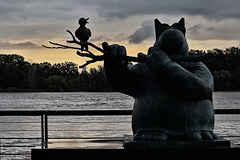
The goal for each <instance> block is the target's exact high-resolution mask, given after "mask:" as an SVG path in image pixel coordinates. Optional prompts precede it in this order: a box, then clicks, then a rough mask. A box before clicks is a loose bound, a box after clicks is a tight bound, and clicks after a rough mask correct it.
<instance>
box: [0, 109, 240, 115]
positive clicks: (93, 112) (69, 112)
mask: <svg viewBox="0 0 240 160" xmlns="http://www.w3.org/2000/svg"><path fill="white" fill-rule="evenodd" d="M214 112H215V114H240V109H215V110H214ZM131 114H132V110H2V111H0V116H41V115H49V116H58V115H61V116H63V115H64V116H75V115H76V116H114V115H131Z"/></svg>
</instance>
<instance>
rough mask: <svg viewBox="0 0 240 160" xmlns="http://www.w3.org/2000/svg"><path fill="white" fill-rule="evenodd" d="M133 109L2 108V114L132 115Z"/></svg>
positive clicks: (0, 114)
mask: <svg viewBox="0 0 240 160" xmlns="http://www.w3.org/2000/svg"><path fill="white" fill-rule="evenodd" d="M131 114H132V110H2V111H0V116H41V115H49V116H57V115H61V116H63V115H64V116H75V115H76V116H114V115H131Z"/></svg>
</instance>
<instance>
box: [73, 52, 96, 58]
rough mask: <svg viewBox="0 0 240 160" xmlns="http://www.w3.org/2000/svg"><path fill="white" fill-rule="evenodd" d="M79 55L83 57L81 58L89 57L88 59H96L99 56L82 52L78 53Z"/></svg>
mask: <svg viewBox="0 0 240 160" xmlns="http://www.w3.org/2000/svg"><path fill="white" fill-rule="evenodd" d="M77 55H79V56H81V57H88V58H96V57H97V56H96V55H94V54H92V53H91V52H90V53H82V52H79V51H77Z"/></svg>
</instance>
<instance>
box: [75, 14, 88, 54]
mask: <svg viewBox="0 0 240 160" xmlns="http://www.w3.org/2000/svg"><path fill="white" fill-rule="evenodd" d="M88 19H89V18H86V19H85V18H80V19H79V21H78V23H79V25H80V27H79V28H78V29H77V30H76V31H75V36H76V37H77V38H78V39H79V40H80V42H81V44H82V45H81V50H82V51H84V50H85V51H88V44H87V41H88V39H89V38H90V37H91V31H90V29H88V28H87V27H86V24H87V23H88Z"/></svg>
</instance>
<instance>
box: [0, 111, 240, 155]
mask: <svg viewBox="0 0 240 160" xmlns="http://www.w3.org/2000/svg"><path fill="white" fill-rule="evenodd" d="M131 114H132V110H54V111H53V110H19V111H13V110H4V111H0V117H4V116H7V117H9V116H39V118H40V123H41V136H40V137H35V138H34V139H36V138H37V139H41V148H42V149H47V148H48V139H49V136H48V132H49V130H48V125H49V122H48V118H49V116H129V115H131ZM215 114H224V115H230V114H231V115H232V114H240V109H215ZM19 123H20V122H19ZM1 139H3V138H1V137H0V154H1V150H2V148H3V147H4V145H3V144H1ZM4 139H7V138H6V137H5V138H4ZM23 139H24V138H23ZM9 147H11V146H9ZM21 147H31V146H21ZM0 157H1V155H0Z"/></svg>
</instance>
